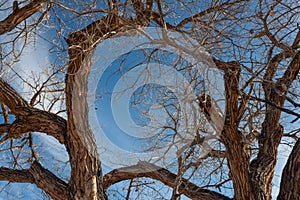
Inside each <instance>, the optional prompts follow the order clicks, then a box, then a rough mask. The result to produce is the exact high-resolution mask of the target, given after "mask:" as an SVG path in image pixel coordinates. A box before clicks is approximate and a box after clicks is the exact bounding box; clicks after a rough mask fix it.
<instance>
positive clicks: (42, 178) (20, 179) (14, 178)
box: [0, 161, 69, 200]
mask: <svg viewBox="0 0 300 200" xmlns="http://www.w3.org/2000/svg"><path fill="white" fill-rule="evenodd" d="M0 180H3V181H9V182H17V183H32V184H36V185H37V186H38V187H39V188H41V189H42V190H43V191H45V192H46V193H48V194H49V195H50V196H51V197H52V198H53V199H55V200H61V199H69V194H68V185H67V184H66V183H65V182H64V181H62V180H61V179H59V178H58V177H57V176H55V175H54V174H53V173H52V172H50V171H49V170H47V169H45V168H43V167H42V166H41V165H40V164H39V163H38V162H37V161H34V162H33V163H32V165H31V167H30V168H29V169H23V170H17V169H10V168H6V167H0Z"/></svg>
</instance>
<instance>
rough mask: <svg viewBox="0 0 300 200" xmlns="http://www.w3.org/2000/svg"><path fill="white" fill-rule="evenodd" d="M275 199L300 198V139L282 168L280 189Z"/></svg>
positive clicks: (291, 199) (289, 199)
mask: <svg viewBox="0 0 300 200" xmlns="http://www.w3.org/2000/svg"><path fill="white" fill-rule="evenodd" d="M277 199H278V200H293V199H295V200H299V199H300V140H298V141H297V143H296V144H295V146H294V148H293V150H292V153H291V154H290V156H289V159H288V161H287V163H286V165H285V167H284V169H283V173H282V179H281V183H280V191H279V195H278V197H277Z"/></svg>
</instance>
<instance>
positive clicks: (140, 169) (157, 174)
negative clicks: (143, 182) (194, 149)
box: [103, 162, 230, 200]
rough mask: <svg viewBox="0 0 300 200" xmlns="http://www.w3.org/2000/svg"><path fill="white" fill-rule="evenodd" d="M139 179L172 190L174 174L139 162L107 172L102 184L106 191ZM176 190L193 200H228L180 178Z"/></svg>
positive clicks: (174, 179) (174, 181) (174, 180)
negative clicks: (165, 186) (155, 181)
mask: <svg viewBox="0 0 300 200" xmlns="http://www.w3.org/2000/svg"><path fill="white" fill-rule="evenodd" d="M140 177H147V178H152V179H155V180H158V181H161V182H162V183H164V184H165V185H167V186H169V187H171V188H174V187H175V183H176V174H173V173H172V172H170V171H169V170H167V169H164V168H161V167H158V166H156V165H153V164H150V163H147V162H139V163H138V164H137V165H133V166H130V167H124V168H120V169H115V170H113V171H111V172H109V173H108V174H106V175H105V176H104V177H103V181H104V182H103V184H104V188H105V189H107V188H108V187H109V186H111V185H113V184H115V183H117V182H120V181H123V180H130V179H133V178H140ZM178 190H179V192H180V193H182V194H184V195H186V196H187V197H189V198H192V199H195V200H196V199H199V200H200V199H201V200H215V199H220V200H221V199H223V200H229V199H230V198H229V197H226V196H224V195H222V194H219V193H217V192H214V191H210V190H207V189H202V188H201V187H199V186H197V185H195V184H194V183H191V182H190V181H188V180H186V179H184V178H182V182H181V184H180V185H179V187H178Z"/></svg>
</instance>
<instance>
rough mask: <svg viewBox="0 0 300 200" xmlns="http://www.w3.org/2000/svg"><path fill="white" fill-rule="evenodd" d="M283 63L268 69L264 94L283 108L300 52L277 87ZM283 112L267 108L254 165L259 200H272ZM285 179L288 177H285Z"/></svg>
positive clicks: (254, 183)
mask: <svg viewBox="0 0 300 200" xmlns="http://www.w3.org/2000/svg"><path fill="white" fill-rule="evenodd" d="M279 62H280V60H277V61H276V62H273V63H272V62H271V64H270V65H269V66H268V68H267V71H266V75H265V83H264V91H265V99H266V100H267V101H268V102H271V103H273V104H275V105H278V106H279V107H282V106H283V105H284V101H285V95H286V94H287V88H289V87H290V86H291V85H292V82H293V80H295V78H296V76H297V75H298V73H299V68H300V52H296V53H294V56H293V59H292V61H291V63H290V64H289V66H288V67H287V69H286V71H285V73H284V74H283V76H282V77H281V78H280V79H279V80H278V81H277V82H276V83H273V81H272V78H273V76H274V74H275V71H276V69H277V67H278V65H279ZM280 116H281V110H280V109H278V108H275V107H274V106H272V105H270V104H266V115H265V120H264V122H263V124H262V131H261V134H260V136H259V138H258V143H259V152H258V155H257V158H256V159H255V160H253V161H252V162H251V165H250V171H251V180H252V182H253V183H252V192H253V194H255V198H256V199H261V200H270V199H271V198H272V180H273V176H274V170H275V165H276V160H277V151H278V145H279V143H280V141H281V138H282V135H283V126H282V125H281V124H280V122H279V120H280ZM283 178H284V177H283Z"/></svg>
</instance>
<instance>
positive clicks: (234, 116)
mask: <svg viewBox="0 0 300 200" xmlns="http://www.w3.org/2000/svg"><path fill="white" fill-rule="evenodd" d="M214 62H215V64H216V66H217V68H219V69H220V70H223V71H224V82H225V92H226V114H225V123H224V128H223V132H222V134H221V140H222V142H223V143H224V145H225V147H226V158H227V161H228V165H229V169H230V175H231V178H232V182H233V187H234V192H235V194H234V199H237V200H244V199H247V200H254V197H253V194H252V192H251V181H250V174H249V162H248V156H247V154H246V152H245V151H244V141H243V137H242V134H241V133H240V132H239V131H238V130H237V127H238V118H239V113H238V97H239V89H238V86H239V75H240V70H241V66H240V64H239V63H237V62H222V61H219V60H216V59H214Z"/></svg>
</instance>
